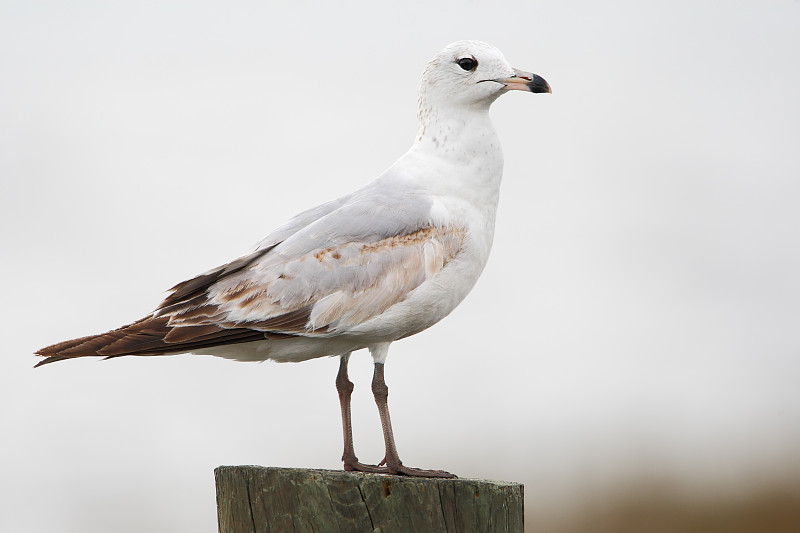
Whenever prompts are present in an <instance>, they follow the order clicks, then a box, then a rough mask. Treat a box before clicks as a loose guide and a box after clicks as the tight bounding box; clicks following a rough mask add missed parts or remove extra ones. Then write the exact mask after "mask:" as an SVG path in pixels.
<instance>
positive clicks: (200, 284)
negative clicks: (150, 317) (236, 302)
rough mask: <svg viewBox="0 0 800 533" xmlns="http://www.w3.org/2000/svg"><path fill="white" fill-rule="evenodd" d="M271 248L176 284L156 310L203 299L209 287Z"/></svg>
mask: <svg viewBox="0 0 800 533" xmlns="http://www.w3.org/2000/svg"><path fill="white" fill-rule="evenodd" d="M272 248H274V246H271V247H268V248H263V249H261V250H258V251H257V252H255V253H252V254H250V255H246V256H244V257H240V258H239V259H237V260H236V261H231V262H230V263H228V264H226V265H222V266H221V267H217V268H215V269H214V270H211V271H209V272H206V273H205V274H200V275H199V276H197V277H195V278H192V279H190V280H186V281H183V282H181V283H178V284H177V285H175V286H174V287H172V288H171V289H170V291H172V294H170V295H169V296H167V297H166V298H165V299H164V301H163V302H161V305H159V306H158V309H159V310H160V311H165V310H167V308H168V307H170V306H172V305H175V304H180V305H185V304H186V303H187V302H186V300H190V299H193V298H196V297H201V298H204V297H205V292H206V291H207V290H208V288H209V287H210V286H211V285H213V284H214V283H216V282H217V281H219V280H220V279H222V278H224V277H225V276H229V275H231V274H234V273H236V272H239V271H240V270H242V269H245V268H247V267H248V266H250V265H252V264H253V263H254V262H255V261H258V260H259V259H261V258H262V257H263V256H264V255H266V254H267V253H268V252H269V251H270V250H272Z"/></svg>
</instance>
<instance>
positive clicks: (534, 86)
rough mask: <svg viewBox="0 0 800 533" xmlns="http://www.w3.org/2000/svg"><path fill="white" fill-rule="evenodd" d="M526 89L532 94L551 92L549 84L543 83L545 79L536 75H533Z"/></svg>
mask: <svg viewBox="0 0 800 533" xmlns="http://www.w3.org/2000/svg"><path fill="white" fill-rule="evenodd" d="M528 89H530V91H531V92H532V93H552V92H553V90H552V89H551V88H550V84H549V83H547V81H545V79H544V78H543V77H541V76H539V75H538V74H534V75H533V79H532V80H531V81H530V82H528Z"/></svg>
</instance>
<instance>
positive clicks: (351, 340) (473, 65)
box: [36, 41, 551, 478]
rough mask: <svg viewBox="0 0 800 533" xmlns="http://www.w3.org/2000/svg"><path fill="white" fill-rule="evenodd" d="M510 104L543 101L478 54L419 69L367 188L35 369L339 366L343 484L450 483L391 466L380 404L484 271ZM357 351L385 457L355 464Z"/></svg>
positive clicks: (477, 46)
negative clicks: (413, 91) (399, 128)
mask: <svg viewBox="0 0 800 533" xmlns="http://www.w3.org/2000/svg"><path fill="white" fill-rule="evenodd" d="M509 91H527V92H531V93H549V92H551V90H550V86H549V85H548V83H547V82H546V81H545V80H544V79H543V78H542V77H540V76H538V75H536V74H531V73H529V72H524V71H522V70H518V69H515V68H513V67H512V66H511V65H510V64H509V63H508V61H507V60H506V59H505V57H504V56H503V54H502V52H500V50H498V49H497V48H495V47H494V46H491V45H489V44H487V43H484V42H480V41H458V42H455V43H452V44H450V45H448V46H447V47H445V48H444V49H443V50H442V51H441V52H439V53H438V54H437V55H436V56H435V57H434V58H433V59H432V60H431V61H430V63H428V65H427V67H426V69H425V71H424V73H423V75H422V82H421V85H420V92H419V111H418V118H419V129H418V132H417V136H416V138H415V140H414V142H413V144H412V146H411V148H410V149H409V150H408V152H406V154H405V155H403V156H402V157H401V158H400V159H398V160H397V162H395V163H394V164H393V165H392V166H391V167H389V169H388V170H386V171H385V172H383V173H382V174H381V175H379V176H378V177H377V178H376V179H374V180H373V181H371V182H370V183H368V184H367V185H365V186H364V187H362V188H361V189H358V190H357V191H355V192H353V193H351V194H348V195H346V196H342V197H341V198H338V199H336V200H333V201H330V202H327V203H324V204H322V205H320V206H317V207H314V208H313V209H309V210H307V211H304V212H302V213H300V214H299V215H297V216H295V217H294V218H292V219H291V220H289V221H288V222H287V223H286V224H284V225H283V226H281V227H279V228H278V229H276V230H275V231H274V232H272V233H271V234H270V235H269V236H267V237H266V238H265V239H263V240H262V241H261V242H259V243H258V245H257V246H256V248H255V251H253V252H252V253H250V254H248V255H245V256H242V257H240V258H238V259H236V260H234V261H232V262H230V263H227V264H225V265H222V266H220V267H218V268H214V269H212V270H209V271H207V272H205V273H204V274H200V275H199V276H197V277H195V278H192V279H189V280H187V281H184V282H182V283H179V284H177V285H175V286H174V287H172V289H170V291H169V293H168V295H167V297H166V298H165V299H164V301H163V302H161V304H160V305H159V306H158V308H157V309H156V310H155V311H154V312H153V313H152V314H150V315H148V316H146V317H144V318H142V319H141V320H138V321H136V322H133V323H132V324H129V325H127V326H123V327H121V328H118V329H115V330H113V331H109V332H107V333H101V334H99V335H91V336H88V337H81V338H79V339H73V340H68V341H65V342H60V343H58V344H54V345H52V346H48V347H46V348H42V349H41V350H39V351H38V352H36V354H37V355H39V356H42V357H45V359H43V360H41V361H40V362H39V363H38V364H37V365H36V366H37V367H38V366H41V365H44V364H48V363H52V362H55V361H62V360H65V359H74V358H78V357H91V356H100V357H104V358H106V359H110V358H114V357H120V356H124V355H172V354H179V353H192V354H207V355H215V356H218V357H224V358H229V359H234V360H239V361H265V360H273V361H278V362H299V361H306V360H309V359H313V358H317V357H323V356H338V357H339V371H338V374H337V376H336V388H337V390H338V393H339V401H340V404H341V414H342V431H343V434H344V453H343V455H342V461H343V463H344V469H345V470H347V471H359V472H372V473H381V474H402V475H408V476H420V477H438V478H449V477H455V476H453V475H452V474H450V473H449V472H445V471H443V470H426V469H420V468H411V467H407V466H405V465H404V464H403V463H402V462H401V461H400V456H399V455H398V453H397V448H396V446H395V442H394V435H393V432H392V423H391V419H390V417H389V407H388V403H387V398H388V393H389V389H388V387H387V386H386V382H385V380H384V365H385V363H386V358H387V355H388V353H389V345H390V344H391V343H392V342H394V341H396V340H399V339H403V338H405V337H408V336H410V335H414V334H416V333H419V332H420V331H423V330H425V329H427V328H429V327H431V326H432V325H434V324H436V323H437V322H439V321H440V320H441V319H443V318H444V317H445V316H447V315H448V314H450V312H451V311H453V309H455V307H456V306H457V305H458V304H459V303H461V301H462V300H463V299H464V298H465V297H466V295H467V293H468V292H469V291H470V290H471V289H472V287H473V286H474V285H475V282H476V281H477V280H478V277H479V276H480V274H481V271H482V270H483V268H484V266H485V265H486V261H487V259H488V257H489V250H490V248H491V246H492V239H493V237H494V228H495V216H496V213H497V201H498V196H499V190H500V181H501V177H502V173H503V154H502V151H501V148H500V141H499V139H498V137H497V133H496V132H495V129H494V127H493V126H492V123H491V120H490V118H489V107H490V106H491V104H492V103H493V102H494V101H495V100H496V99H497V98H498V97H500V96H501V95H503V94H505V93H507V92H509ZM362 348H366V349H368V350H369V352H370V354H371V356H372V359H373V362H374V373H373V378H372V392H373V395H374V397H375V403H376V404H377V407H378V414H379V416H380V420H381V426H382V428H383V437H384V444H385V456H384V458H383V460H382V461H381V462H380V463H378V464H377V465H371V464H364V463H361V462H359V460H358V458H357V457H356V454H355V450H354V446H353V431H352V424H351V417H350V398H351V394H352V392H353V383H352V382H351V381H350V379H349V378H348V374H347V365H348V361H349V359H350V354H351V353H352V352H353V351H355V350H360V349H362Z"/></svg>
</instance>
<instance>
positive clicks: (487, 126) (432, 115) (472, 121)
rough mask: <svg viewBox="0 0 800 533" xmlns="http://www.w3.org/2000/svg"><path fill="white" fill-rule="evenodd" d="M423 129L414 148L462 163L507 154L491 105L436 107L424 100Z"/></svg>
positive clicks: (498, 157) (494, 158) (421, 118)
mask: <svg viewBox="0 0 800 533" xmlns="http://www.w3.org/2000/svg"><path fill="white" fill-rule="evenodd" d="M418 115H419V129H418V130H417V137H416V140H415V142H414V148H416V149H419V150H424V151H426V152H429V153H432V154H435V155H436V156H437V157H440V158H443V159H448V160H451V161H452V162H456V163H460V164H466V165H469V164H472V163H473V162H474V161H475V160H476V159H477V160H486V159H488V160H495V162H499V163H500V164H501V165H502V160H503V155H502V151H501V149H500V140H499V139H498V138H497V132H495V129H494V126H493V125H492V121H491V120H490V118H489V107H488V106H485V107H484V106H476V107H468V108H464V107H460V108H458V109H450V108H447V107H439V108H433V107H430V106H425V105H424V104H423V103H422V102H421V103H420V110H419V114H418Z"/></svg>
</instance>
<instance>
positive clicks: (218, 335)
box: [36, 317, 275, 366]
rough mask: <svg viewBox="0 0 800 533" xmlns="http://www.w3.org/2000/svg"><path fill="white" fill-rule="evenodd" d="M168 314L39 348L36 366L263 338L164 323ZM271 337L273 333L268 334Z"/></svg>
mask: <svg viewBox="0 0 800 533" xmlns="http://www.w3.org/2000/svg"><path fill="white" fill-rule="evenodd" d="M168 321H169V318H168V317H155V318H151V317H148V318H143V319H142V320H139V321H137V322H134V323H133V324H129V325H127V326H123V327H121V328H119V329H115V330H113V331H109V332H107V333H101V334H100V335H91V336H89V337H81V338H79V339H73V340H70V341H65V342H60V343H58V344H54V345H52V346H48V347H47V348H42V349H41V350H39V351H38V352H36V353H37V355H41V356H43V357H46V359H44V360H42V361H40V362H39V363H38V364H37V365H36V366H41V365H45V364H48V363H54V362H56V361H63V360H65V359H74V358H76V357H91V356H95V357H97V356H99V357H106V358H110V357H120V356H123V355H158V354H175V353H185V352H187V351H191V350H193V349H198V348H208V347H212V346H219V345H221V344H237V343H241V342H252V341H258V340H264V339H265V338H267V334H265V333H264V332H263V331H256V330H253V329H248V328H232V329H225V328H221V327H218V326H182V327H173V326H169V325H168ZM269 336H271V337H272V336H275V335H269Z"/></svg>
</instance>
